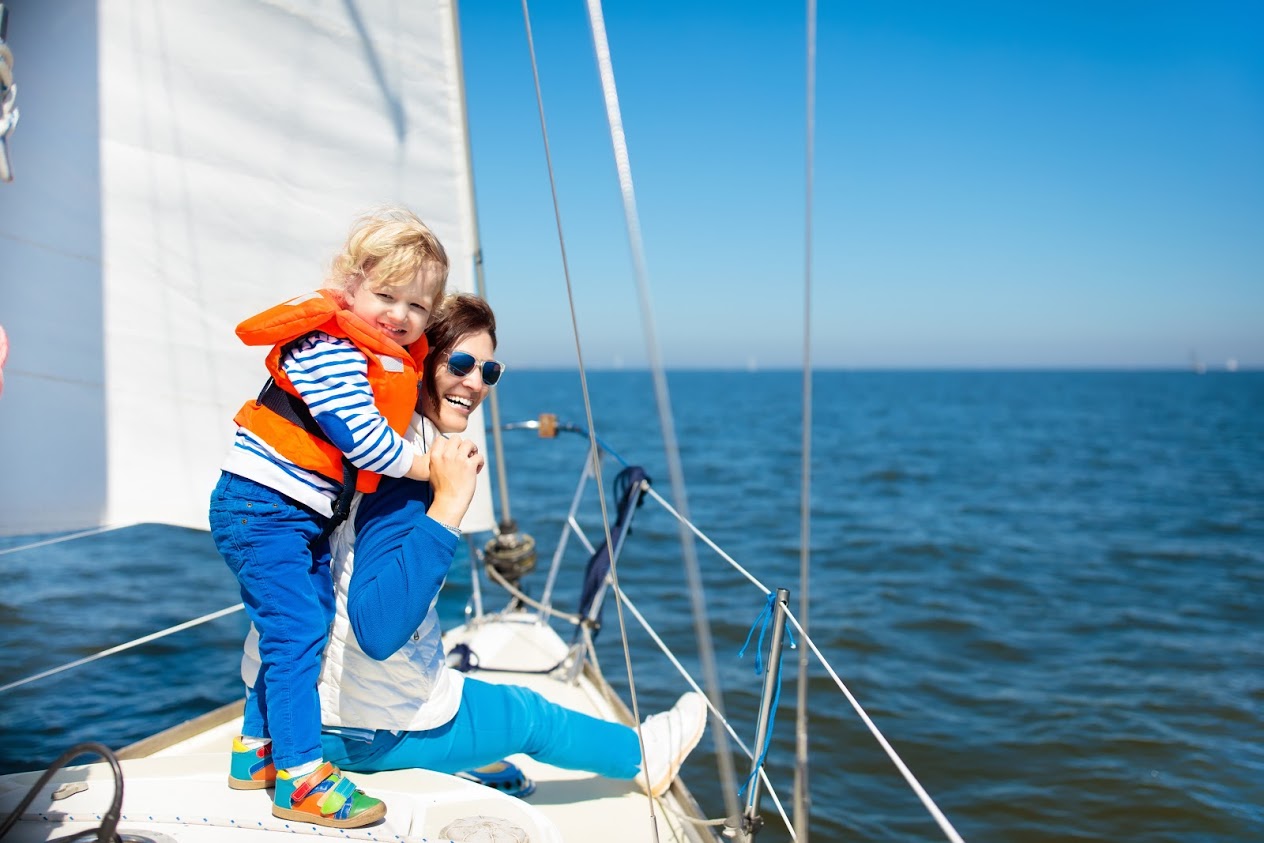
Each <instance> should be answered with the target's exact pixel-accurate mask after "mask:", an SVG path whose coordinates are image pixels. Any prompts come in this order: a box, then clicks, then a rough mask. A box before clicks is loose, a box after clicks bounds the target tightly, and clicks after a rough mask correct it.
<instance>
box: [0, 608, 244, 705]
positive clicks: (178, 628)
mask: <svg viewBox="0 0 1264 843" xmlns="http://www.w3.org/2000/svg"><path fill="white" fill-rule="evenodd" d="M244 608H245V607H244V606H243V605H242V604H240V603H238V604H237V605H236V606H229V607H227V608H225V609H220V610H219V611H218V612H211V613H210V614H209V615H203V616H202V617H200V618H194V619H193V620H191V621H185V622H184V623H179V624H176V625H175V626H169V627H167V628H166V629H164V630H160V631H158V632H154V633H150V634H149V635H145V636H143V637H141V638H137V639H135V640H134V641H128V642H127V643H126V644H119V645H118V646H117V647H110V648H109V649H108V650H102V651H101V652H99V653H93V654H92V655H90V656H85V657H84V658H82V659H77V660H76V661H73V662H70V663H69V664H63V665H62V666H61V667H54V668H53V669H51V670H46V671H44V672H43V673H37V674H35V675H34V676H28V677H26V678H25V679H19V680H18V681H16V682H10V683H9V684H8V685H0V694H3V693H4V692H5V691H9V690H12V689H13V688H17V687H19V686H21V685H26V684H28V683H30V682H34V681H36V680H37V679H44V678H45V677H48V676H53V675H54V674H58V673H61V672H62V671H66V670H70V669H71V668H72V667H78V666H79V665H81V664H87V663H88V662H94V661H96V660H97V659H103V658H105V657H106V656H112V655H114V654H115V653H121V652H123V651H124V650H130V649H132V648H133V647H139V646H140V645H141V644H148V643H149V642H150V641H157V640H158V639H159V638H166V637H167V636H168V635H174V634H175V633H177V632H182V631H184V630H186V629H189V628H191V627H195V626H199V625H200V624H204V623H207V622H209V621H213V620H216V619H218V618H222V617H224V616H225V615H231V614H232V613H233V612H240V611H241V610H242V609H244Z"/></svg>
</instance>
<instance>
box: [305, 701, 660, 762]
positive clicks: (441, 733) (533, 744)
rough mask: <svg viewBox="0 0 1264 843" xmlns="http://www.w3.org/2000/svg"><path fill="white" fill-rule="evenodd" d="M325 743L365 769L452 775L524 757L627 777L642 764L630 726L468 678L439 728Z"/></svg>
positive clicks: (334, 757) (330, 738)
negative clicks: (518, 755)
mask: <svg viewBox="0 0 1264 843" xmlns="http://www.w3.org/2000/svg"><path fill="white" fill-rule="evenodd" d="M322 742H323V745H324V748H325V757H326V758H327V759H329V760H331V761H333V762H334V763H335V764H338V765H340V766H343V767H345V768H346V769H348V770H359V771H363V772H376V771H379V770H403V769H410V768H413V767H420V768H423V769H427V770H436V771H438V772H440V773H456V772H459V771H461V770H469V769H473V768H475V767H481V766H483V765H484V764H490V763H491V762H493V761H499V760H500V759H502V758H504V757H505V756H507V755H513V754H515V753H518V752H521V753H525V754H526V755H529V756H530V757H532V758H534V759H536V760H537V761H543V762H544V763H546V764H552V765H554V766H555V767H563V768H565V769H569V770H587V771H588V772H592V773H597V774H599V775H602V776H607V777H609V778H613V779H631V778H634V777H635V776H636V774H637V772H638V771H639V769H640V763H641V750H640V744H639V743H638V742H637V738H636V732H635V730H633V729H632V728H630V727H628V726H624V725H623V724H621V723H612V722H610V721H608V720H599V719H597V718H595V717H589V716H588V715H586V714H581V713H580V712H578V711H573V710H571V709H569V708H563V707H562V706H560V705H556V704H555V703H551V702H549V701H548V700H546V699H545V698H544V697H542V696H540V695H539V694H537V693H536V692H535V691H532V690H529V689H527V688H521V687H518V686H516V685H493V684H491V683H488V682H480V681H479V680H477V679H470V678H469V677H466V679H465V683H464V686H463V690H462V692H461V706H460V708H459V709H458V710H457V714H456V716H455V717H454V718H452V720H451V721H449V722H448V723H446V724H444V725H443V726H440V727H439V728H437V729H430V730H428V731H424V732H400V733H399V734H392V733H390V732H386V731H379V732H378V733H377V736H376V738H375V739H374V740H373V741H372V742H371V743H370V742H365V741H356V740H353V739H350V738H344V737H341V736H339V735H329V734H327V735H325V736H324V737H323V741H322Z"/></svg>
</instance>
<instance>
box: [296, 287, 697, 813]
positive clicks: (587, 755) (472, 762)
mask: <svg viewBox="0 0 1264 843" xmlns="http://www.w3.org/2000/svg"><path fill="white" fill-rule="evenodd" d="M426 337H427V339H428V340H429V343H430V351H429V353H428V354H427V356H426V358H425V362H424V364H423V381H422V397H421V401H420V407H421V410H422V413H423V414H424V418H419V417H415V418H414V423H415V427H416V430H415V433H416V437H415V439H414V441H415V442H417V443H418V444H419V445H421V446H422V447H423V448H424V449H425V450H426V452H427V453H428V454H429V456H430V482H429V483H418V482H415V481H410V480H406V479H401V480H393V479H391V478H384V480H383V483H382V485H381V487H380V488H379V490H378V491H377V492H376V493H374V494H372V495H365V496H361V497H360V499H359V501H358V502H357V503H356V506H355V509H353V510H352V515H351V517H350V518H349V519H348V521H347V522H346V523H345V524H344V525H343V526H342V527H341V528H340V529H339V531H338V532H337V533H335V536H334V540H333V570H334V581H335V583H336V592H337V616H336V618H335V621H334V627H333V630H332V634H331V637H330V644H329V646H328V648H327V649H326V652H325V664H324V668H323V672H322V676H321V686H320V693H321V707H322V711H321V713H322V720H323V723H324V726H325V733H324V735H323V738H322V744H323V749H324V752H325V758H326V759H329V760H330V761H332V762H334V763H335V764H337V765H339V766H341V767H343V768H345V769H348V770H352V771H360V772H375V771H379V770H397V769H405V768H412V767H420V768H425V769H429V770H437V771H439V772H445V773H455V772H458V771H461V770H468V769H473V768H477V767H481V766H484V765H486V764H489V763H491V762H493V761H496V760H498V759H501V758H504V757H505V756H507V755H512V754H514V753H518V752H522V753H525V754H526V755H528V756H530V757H532V758H535V759H537V760H539V761H542V762H545V763H548V764H553V765H555V766H558V767H564V768H568V769H576V770H586V771H589V772H593V773H598V774H600V775H604V776H608V777H611V778H618V779H634V778H639V780H640V782H641V784H642V785H643V786H644V785H645V783H646V777H645V776H644V775H643V774H642V773H641V746H640V743H639V741H638V740H637V733H636V731H635V730H634V729H632V728H630V727H628V726H624V725H622V724H620V723H612V722H609V721H605V720H599V719H596V718H593V717H589V716H588V715H585V714H581V713H579V712H576V711H573V710H570V709H567V708H563V707H561V706H558V705H555V704H553V703H551V702H549V701H548V700H546V699H545V698H544V697H542V696H540V695H539V694H537V693H536V692H534V691H531V690H529V689H526V688H521V687H516V686H509V685H497V684H491V683H487V682H482V681H479V680H478V679H474V678H471V677H467V676H464V675H463V674H461V673H459V672H457V671H455V670H451V669H449V668H448V667H447V666H446V664H445V662H444V654H443V647H442V642H441V640H440V630H439V623H438V618H437V616H436V613H435V602H436V600H437V598H438V593H439V589H440V587H441V586H442V585H443V581H444V578H445V577H446V576H447V574H448V569H449V568H450V566H451V564H452V559H453V555H454V553H455V550H456V544H457V539H458V536H459V535H460V533H459V530H458V529H457V525H458V524H460V522H461V518H462V517H463V516H464V514H465V511H466V509H467V508H468V507H469V504H470V501H471V499H472V497H473V494H474V484H475V479H476V477H477V474H478V472H479V471H480V470H481V469H482V467H483V457H482V455H481V454H479V453H478V449H477V448H476V447H475V445H474V443H473V442H471V441H469V440H467V439H464V438H462V437H461V436H460V435H459V434H461V433H464V432H465V429H466V426H467V425H468V423H469V416H470V414H471V413H472V412H473V411H474V409H475V408H476V407H478V405H479V404H480V403H481V402H482V400H483V399H484V398H486V397H487V393H488V391H489V390H490V389H491V387H492V386H493V385H494V384H495V383H496V382H497V381H498V380H499V379H500V376H501V374H502V373H503V372H504V366H503V365H501V364H500V363H499V362H497V361H495V360H494V359H493V354H494V353H495V350H496V321H495V317H494V315H493V314H492V311H491V308H490V307H489V306H488V305H487V303H486V302H484V301H483V300H482V299H480V298H478V297H476V296H470V295H457V296H450V297H449V298H448V299H447V300H445V302H444V304H443V306H442V307H441V309H440V311H439V312H438V314H437V315H436V318H435V320H434V321H433V322H432V323H431V325H430V326H429V327H428V328H427V329H426ZM705 725H706V701H705V699H704V698H703V697H702V695H701V694H697V693H689V694H685V695H684V696H683V697H681V698H680V701H678V702H677V704H676V705H675V706H674V707H673V708H672V709H671V710H669V711H667V712H664V713H662V714H658V715H654V716H652V717H650V718H648V719H647V720H646V721H645V723H644V724H643V725H642V729H641V733H642V735H643V737H644V740H645V749H646V758H647V763H648V764H649V768H650V769H649V777H648V782H649V785H648V787H649V790H650V792H651V793H652V794H654V795H656V796H658V795H661V794H662V793H663V792H665V791H666V790H667V788H668V786H669V785H670V784H671V781H672V779H673V778H675V775H676V772H677V771H678V770H679V769H680V765H681V764H682V763H683V762H684V759H685V756H687V755H688V754H689V752H690V751H691V750H692V749H693V747H694V746H696V745H697V743H698V740H699V738H700V737H701V736H702V732H703V730H704V728H705Z"/></svg>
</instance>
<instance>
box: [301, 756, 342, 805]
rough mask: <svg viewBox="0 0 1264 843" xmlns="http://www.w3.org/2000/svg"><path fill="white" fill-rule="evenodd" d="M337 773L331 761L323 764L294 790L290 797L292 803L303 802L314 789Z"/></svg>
mask: <svg viewBox="0 0 1264 843" xmlns="http://www.w3.org/2000/svg"><path fill="white" fill-rule="evenodd" d="M334 772H335V769H334V765H333V764H332V763H330V762H329V761H326V762H325V763H324V764H321V765H320V766H319V767H317V768H316V769H315V770H313V771H312V772H311V773H309V774H308V775H307V776H306V777H304V779H303V781H302V782H300V783H299V784H298V785H297V786H296V787H295V788H294V794H293V795H292V796H290V803H291V804H295V803H298V802H302V801H303V800H304V799H306V798H307V794H309V793H311V792H312V788H314V787H315V786H316V785H318V784H320V783H321V782H323V781H324V780H325V779H327V778H329V777H330V776H332V775H333V774H334Z"/></svg>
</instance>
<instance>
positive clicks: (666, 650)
mask: <svg viewBox="0 0 1264 843" xmlns="http://www.w3.org/2000/svg"><path fill="white" fill-rule="evenodd" d="M622 597H623V600H624V602H625V604H626V605H627V607H628V611H629V612H631V613H632V617H634V618H636V620H637V622H638V623H639V624H640V625H641V628H642V629H644V630H645V632H646V634H648V635H649V637H650V639H651V640H652V641H653V642H654V643H655V644H657V645H658V649H659V650H662V652H663V655H664V656H666V657H667V660H668V661H669V662H671V663H672V666H673V667H675V668H676V671H677V672H678V673H679V674H680V675H681V676H682V677H684V680H685V682H686V683H688V685H689V687H690V688H693V689H694V690H695V691H697V692H698V693H702V688H701V687H700V686H699V685H698V683H697V682H696V681H695V680H694V678H693V677H692V676H690V675H689V671H688V670H685V666H684V665H683V664H681V663H680V660H679V659H678V658H676V654H675V653H673V652H672V651H671V648H670V647H668V646H667V643H666V642H665V641H663V639H662V638H661V637H659V634H658V633H657V632H655V631H654V627H652V626H650V622H649V621H647V620H646V619H645V616H644V615H642V614H641V611H640V610H639V609H637V608H636V604H635V603H634V602H632V598H630V597H628V596H627V595H626V594H625V595H622ZM702 695H703V696H704V697H705V696H706V694H702ZM707 708H709V709H711V711H713V712H714V713H715V715H716V717H718V718H719V719H720V723H721V725H722V726H723V728H724V729H725V730H726V731H727V732H728V734H729V737H731V738H733V740H734V742H736V743H737V746H738V748H739V749H741V750H742V752H743V753H745V755H746V757H747V758H749V759H750V760H752V761H754V760H755V753H754V752H752V751H751V749H750V747H748V746H747V745H746V744H745V742H743V741H742V739H741V737H740V736H738V734H737V732H736V731H735V730H734V729H733V726H732V725H730V724H729V721H728V718H726V717H725V716H724V713H723V712H722V711H719V710H717V709H716V707H715V706H714V705H712V704H711V701H710V700H707ZM759 780H760V781H762V782H763V783H764V787H766V788H768V795H769V797H771V798H772V803H773V805H774V806H776V808H777V813H778V814H779V815H780V816H781V821H782V822H783V823H785V826H786V831H788V832H789V833H790V839H791V840H798V835H797V834H796V833H795V830H794V824H793V823H792V822H790V817H788V816H787V815H786V809H785V807H783V806H782V804H781V798H780V797H779V796H778V795H777V789H776V788H775V787H773V785H772V780H771V779H769V778H768V772H767V771H766V770H764V769H763V768H762V767H761V768H760V770H759ZM673 813H675V812H673ZM730 816H733V815H730Z"/></svg>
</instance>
